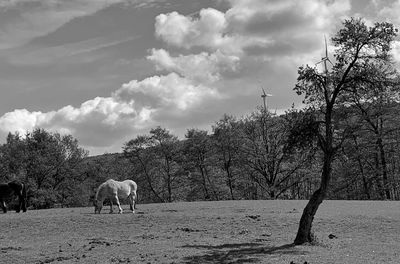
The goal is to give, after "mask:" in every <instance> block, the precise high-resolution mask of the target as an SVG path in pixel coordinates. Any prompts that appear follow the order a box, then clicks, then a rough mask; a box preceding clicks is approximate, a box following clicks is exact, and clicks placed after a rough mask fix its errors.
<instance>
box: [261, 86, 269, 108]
mask: <svg viewBox="0 0 400 264" xmlns="http://www.w3.org/2000/svg"><path fill="white" fill-rule="evenodd" d="M261 89H262V91H263V93H262V95H261V98H262V99H263V102H264V110H265V112H267V97H271V96H272V94H267V93H265V91H264V88H262V87H261Z"/></svg>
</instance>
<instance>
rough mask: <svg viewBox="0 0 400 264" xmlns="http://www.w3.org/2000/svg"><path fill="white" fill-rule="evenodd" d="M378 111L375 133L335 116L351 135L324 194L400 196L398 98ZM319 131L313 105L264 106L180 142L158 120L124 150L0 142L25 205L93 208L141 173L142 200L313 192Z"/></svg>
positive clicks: (23, 139) (4, 164)
mask: <svg viewBox="0 0 400 264" xmlns="http://www.w3.org/2000/svg"><path fill="white" fill-rule="evenodd" d="M364 107H366V108H368V107H371V106H367V105H364ZM350 108H351V109H350ZM375 109H376V108H375ZM380 109H381V110H380V111H379V113H376V112H375V111H374V113H371V115H370V117H369V118H371V119H372V118H375V121H374V124H375V123H376V122H379V127H378V128H379V133H376V132H375V130H374V129H373V127H371V125H370V123H369V121H368V118H366V116H364V115H365V113H364V112H361V111H358V109H356V108H355V107H346V109H342V111H343V112H347V114H346V115H344V114H343V115H339V116H338V117H339V118H340V119H338V120H336V121H335V123H336V124H337V126H338V130H339V131H342V133H343V134H346V135H345V137H346V138H345V139H343V143H342V147H341V148H340V150H339V151H338V155H337V158H336V159H335V160H334V164H333V173H334V174H335V175H336V177H335V178H334V181H333V182H332V189H331V191H330V192H329V194H328V196H327V198H329V199H379V200H383V199H393V200H398V199H400V189H399V187H400V178H399V176H398V175H399V173H400V148H399V144H400V137H399V132H400V122H398V120H397V119H398V114H397V113H398V111H399V109H400V105H399V104H398V103H393V102H391V103H388V104H387V105H386V103H385V105H382V106H381V108H380ZM318 129H319V128H318V122H317V120H316V113H315V112H314V113H313V112H310V111H309V110H307V111H305V110H302V111H299V110H295V109H291V110H289V111H287V112H286V113H285V114H283V115H276V114H273V113H271V112H269V111H266V110H265V109H264V108H258V109H256V110H255V111H254V112H253V113H252V114H250V115H248V116H246V117H242V118H237V117H235V116H232V115H224V116H223V117H222V118H221V119H220V120H218V121H216V122H215V124H214V125H213V126H212V131H211V132H208V131H206V130H201V129H196V128H191V129H188V130H187V132H186V134H185V138H184V139H179V138H178V137H177V136H175V135H173V134H172V133H171V132H170V131H169V130H167V129H165V128H162V127H156V128H153V129H151V130H150V132H149V134H147V135H139V136H136V137H135V138H133V139H132V140H129V141H128V142H126V143H125V144H124V146H123V148H122V153H115V154H104V155H99V156H92V157H90V156H88V152H87V151H85V150H84V149H83V148H81V147H80V146H79V144H78V141H77V140H76V139H74V138H73V137H72V136H71V135H64V136H62V135H60V134H58V133H52V132H49V131H46V130H44V129H35V130H34V131H32V132H31V133H28V134H26V135H24V136H21V135H19V134H18V133H15V134H11V133H10V134H9V135H8V136H7V139H6V142H5V143H4V144H3V145H1V146H0V164H1V167H0V176H1V178H0V180H1V181H2V182H5V181H10V180H14V179H18V180H21V181H24V182H26V184H27V186H28V204H29V206H30V207H31V208H37V209H39V208H51V207H55V206H65V207H70V206H87V205H91V203H92V199H93V196H94V193H95V189H96V188H97V186H98V185H99V184H100V183H101V182H103V181H105V180H107V179H108V178H114V179H119V180H123V179H133V180H135V181H136V182H137V183H138V186H139V190H138V193H139V194H138V195H139V203H140V202H142V203H151V202H174V201H205V200H209V201H211V200H213V201H217V200H227V199H230V200H239V199H308V198H310V196H311V195H312V193H313V191H314V190H315V189H316V187H317V186H318V185H319V184H320V179H319V176H320V171H321V163H322V162H323V161H322V155H323V153H322V152H321V150H320V149H319V148H318V147H317V145H318V142H317V141H318V139H317V136H316V134H317V130H318Z"/></svg>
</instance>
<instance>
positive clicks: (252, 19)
mask: <svg viewBox="0 0 400 264" xmlns="http://www.w3.org/2000/svg"><path fill="white" fill-rule="evenodd" d="M229 2H230V3H231V5H232V7H231V8H230V9H229V10H228V11H227V12H226V13H222V12H220V11H218V10H215V9H211V8H208V9H203V10H201V11H200V13H199V17H198V18H193V17H189V16H183V15H181V14H179V13H177V12H172V13H169V14H161V15H159V16H157V17H156V23H155V28H156V36H158V37H159V38H161V39H163V40H164V41H165V42H167V43H169V44H172V45H175V46H177V47H183V48H186V49H189V48H191V47H196V46H201V47H204V48H207V49H211V50H217V49H219V50H221V51H222V52H224V53H225V54H242V52H243V51H244V50H245V49H246V50H249V49H250V50H252V49H253V50H254V49H257V50H258V51H261V50H263V52H264V53H266V54H268V53H270V54H272V55H273V54H274V53H275V52H277V51H278V52H279V50H283V52H287V51H288V50H289V51H291V50H296V51H297V52H298V51H303V52H307V51H310V50H311V49H312V48H314V47H315V45H310V44H312V42H314V41H315V39H316V37H317V36H318V35H320V36H322V35H324V34H326V33H329V32H331V31H332V30H333V29H335V26H336V25H338V24H340V19H341V18H344V15H345V14H346V12H348V11H350V8H351V6H350V2H349V1H348V0H336V1H317V0H306V1H301V2H299V1H290V0H285V1H273V0H270V1H265V0H243V1H238V0H229Z"/></svg>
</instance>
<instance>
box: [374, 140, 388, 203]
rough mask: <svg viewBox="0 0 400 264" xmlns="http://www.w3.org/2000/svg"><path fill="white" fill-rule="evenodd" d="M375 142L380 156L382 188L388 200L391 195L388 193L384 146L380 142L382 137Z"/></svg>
mask: <svg viewBox="0 0 400 264" xmlns="http://www.w3.org/2000/svg"><path fill="white" fill-rule="evenodd" d="M377 144H378V148H379V156H380V160H381V166H382V181H383V190H384V193H385V196H386V199H389V200H390V198H391V195H390V190H389V181H388V169H387V163H386V155H385V148H384V146H383V143H382V138H378V140H377Z"/></svg>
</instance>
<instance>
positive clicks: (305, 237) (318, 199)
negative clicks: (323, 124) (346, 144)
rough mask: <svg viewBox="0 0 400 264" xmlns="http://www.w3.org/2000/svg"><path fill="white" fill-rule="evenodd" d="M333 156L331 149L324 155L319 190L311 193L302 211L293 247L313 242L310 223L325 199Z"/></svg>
mask: <svg viewBox="0 0 400 264" xmlns="http://www.w3.org/2000/svg"><path fill="white" fill-rule="evenodd" d="M333 156H334V151H333V150H332V149H329V151H327V152H325V153H324V167H323V170H322V175H321V184H320V187H319V189H318V190H316V191H315V192H314V193H313V195H312V196H311V198H310V200H309V201H308V203H307V206H306V207H305V208H304V210H303V214H302V216H301V219H300V224H299V229H298V231H297V235H296V238H295V240H294V244H295V245H301V244H304V243H307V242H313V235H312V231H311V227H312V222H313V220H314V216H315V214H316V213H317V210H318V207H319V205H320V204H321V203H322V201H323V200H324V199H325V197H326V194H327V191H328V185H329V182H330V178H331V171H332V161H333Z"/></svg>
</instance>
